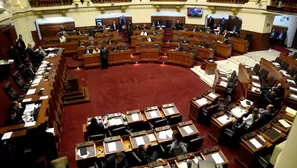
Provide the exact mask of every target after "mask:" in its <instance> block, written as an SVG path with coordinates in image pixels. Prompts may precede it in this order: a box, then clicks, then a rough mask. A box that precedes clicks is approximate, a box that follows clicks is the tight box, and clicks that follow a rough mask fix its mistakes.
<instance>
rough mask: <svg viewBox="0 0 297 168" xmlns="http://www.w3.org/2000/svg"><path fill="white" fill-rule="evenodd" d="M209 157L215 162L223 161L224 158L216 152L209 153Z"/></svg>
mask: <svg viewBox="0 0 297 168" xmlns="http://www.w3.org/2000/svg"><path fill="white" fill-rule="evenodd" d="M211 157H212V159H213V160H214V161H215V162H216V164H221V163H224V160H223V159H222V157H221V155H220V154H219V153H218V152H216V153H214V154H211Z"/></svg>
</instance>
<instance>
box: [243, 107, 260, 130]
mask: <svg viewBox="0 0 297 168" xmlns="http://www.w3.org/2000/svg"><path fill="white" fill-rule="evenodd" d="M259 118H260V114H259V110H258V108H254V109H253V111H252V113H251V114H249V115H248V116H247V117H243V123H244V124H245V127H246V128H247V129H248V128H249V127H250V126H251V125H252V124H253V123H254V122H255V121H257V120H258V119H259Z"/></svg>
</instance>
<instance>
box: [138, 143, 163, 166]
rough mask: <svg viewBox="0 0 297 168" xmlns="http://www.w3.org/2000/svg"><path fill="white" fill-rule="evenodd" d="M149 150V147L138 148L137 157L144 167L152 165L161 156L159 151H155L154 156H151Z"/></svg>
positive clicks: (141, 146)
mask: <svg viewBox="0 0 297 168" xmlns="http://www.w3.org/2000/svg"><path fill="white" fill-rule="evenodd" d="M147 148H148V145H140V146H139V147H138V150H137V152H136V155H137V156H138V157H139V159H141V161H142V162H141V164H142V165H145V164H148V163H151V162H155V161H156V160H157V159H158V157H159V154H158V152H157V151H154V152H153V153H152V155H149V154H148V152H147Z"/></svg>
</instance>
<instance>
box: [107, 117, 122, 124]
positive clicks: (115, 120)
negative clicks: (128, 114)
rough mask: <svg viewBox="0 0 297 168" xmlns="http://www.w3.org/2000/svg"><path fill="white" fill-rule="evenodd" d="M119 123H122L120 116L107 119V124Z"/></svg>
mask: <svg viewBox="0 0 297 168" xmlns="http://www.w3.org/2000/svg"><path fill="white" fill-rule="evenodd" d="M121 124H123V123H122V120H121V118H112V119H110V120H109V125H121Z"/></svg>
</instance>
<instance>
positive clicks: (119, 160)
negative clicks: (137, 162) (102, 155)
mask: <svg viewBox="0 0 297 168" xmlns="http://www.w3.org/2000/svg"><path fill="white" fill-rule="evenodd" d="M128 167H129V164H128V162H127V160H126V158H125V155H124V154H123V153H122V152H117V153H115V154H113V155H111V156H109V157H108V158H107V159H106V161H105V163H104V165H103V168H128Z"/></svg>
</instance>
